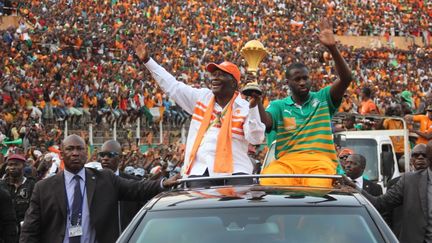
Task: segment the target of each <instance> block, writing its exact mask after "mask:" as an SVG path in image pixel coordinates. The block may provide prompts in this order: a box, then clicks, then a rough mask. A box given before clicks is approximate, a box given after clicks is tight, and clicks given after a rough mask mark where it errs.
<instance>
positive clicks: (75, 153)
mask: <svg viewBox="0 0 432 243" xmlns="http://www.w3.org/2000/svg"><path fill="white" fill-rule="evenodd" d="M61 155H62V158H63V161H64V165H65V168H66V169H67V170H68V171H69V172H72V173H74V174H76V173H78V172H79V171H80V170H81V169H82V168H83V167H84V164H85V163H86V161H87V150H86V145H85V143H84V141H83V140H82V139H79V138H78V137H69V138H67V139H66V140H65V141H64V142H63V147H62V151H61Z"/></svg>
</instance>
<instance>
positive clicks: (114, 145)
mask: <svg viewBox="0 0 432 243" xmlns="http://www.w3.org/2000/svg"><path fill="white" fill-rule="evenodd" d="M101 151H109V152H117V153H119V154H120V153H121V151H122V147H121V145H120V143H119V142H117V141H116V140H108V141H106V142H105V143H104V144H103V145H102V149H101Z"/></svg>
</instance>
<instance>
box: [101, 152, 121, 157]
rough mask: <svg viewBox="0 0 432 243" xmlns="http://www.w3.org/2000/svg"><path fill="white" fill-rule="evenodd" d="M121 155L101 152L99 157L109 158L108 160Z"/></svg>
mask: <svg viewBox="0 0 432 243" xmlns="http://www.w3.org/2000/svg"><path fill="white" fill-rule="evenodd" d="M119 155H120V154H119V153H117V152H99V153H98V156H99V157H101V158H103V157H105V156H108V158H114V157H116V156H119Z"/></svg>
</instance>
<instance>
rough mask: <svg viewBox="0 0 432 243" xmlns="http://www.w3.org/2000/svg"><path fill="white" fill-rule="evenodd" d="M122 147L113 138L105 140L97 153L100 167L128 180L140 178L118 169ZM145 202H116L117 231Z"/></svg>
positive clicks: (121, 230) (122, 227) (124, 225)
mask: <svg viewBox="0 0 432 243" xmlns="http://www.w3.org/2000/svg"><path fill="white" fill-rule="evenodd" d="M122 159H123V158H122V147H121V145H120V143H119V142H117V141H115V140H108V141H106V142H105V143H104V144H103V145H102V148H101V151H100V152H99V153H98V160H99V161H100V162H101V164H102V168H104V169H108V170H111V171H112V172H113V173H114V174H115V175H116V176H120V177H122V178H125V179H129V180H140V179H139V178H138V177H135V176H133V175H128V174H126V173H124V172H123V171H120V170H119V165H120V163H121V162H122ZM144 203H145V202H133V201H120V202H119V203H118V210H117V213H118V218H119V231H120V232H123V230H124V229H126V227H127V226H128V224H129V223H130V221H131V220H132V219H133V217H134V216H135V214H136V213H137V212H138V211H139V210H140V209H141V207H142V206H143V205H144Z"/></svg>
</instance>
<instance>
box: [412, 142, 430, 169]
mask: <svg viewBox="0 0 432 243" xmlns="http://www.w3.org/2000/svg"><path fill="white" fill-rule="evenodd" d="M410 163H411V165H412V167H414V170H421V169H426V168H427V167H428V166H429V160H428V159H427V158H426V146H415V147H414V149H413V151H412V152H411V159H410Z"/></svg>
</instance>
